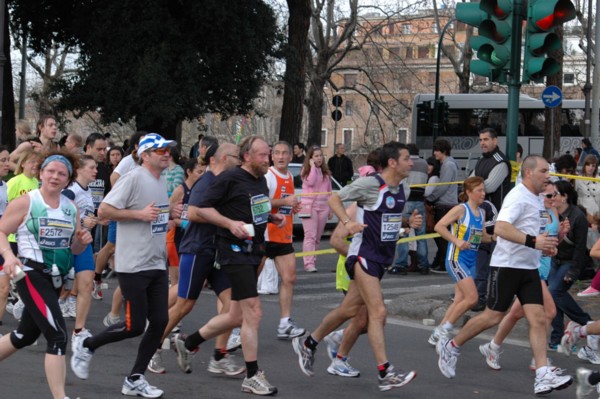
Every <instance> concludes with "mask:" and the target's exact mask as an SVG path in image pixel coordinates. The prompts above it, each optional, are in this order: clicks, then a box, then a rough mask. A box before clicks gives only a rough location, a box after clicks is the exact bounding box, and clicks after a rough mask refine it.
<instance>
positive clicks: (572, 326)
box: [560, 321, 581, 356]
mask: <svg viewBox="0 0 600 399" xmlns="http://www.w3.org/2000/svg"><path fill="white" fill-rule="evenodd" d="M579 327H581V326H580V325H579V324H577V323H575V322H574V321H569V323H568V324H567V328H565V333H564V335H563V336H562V338H561V340H560V347H561V349H562V352H563V353H564V354H565V355H567V356H571V351H572V350H573V346H574V345H575V344H576V343H577V341H579V338H580V336H579V331H575V330H576V329H577V330H578V329H579Z"/></svg>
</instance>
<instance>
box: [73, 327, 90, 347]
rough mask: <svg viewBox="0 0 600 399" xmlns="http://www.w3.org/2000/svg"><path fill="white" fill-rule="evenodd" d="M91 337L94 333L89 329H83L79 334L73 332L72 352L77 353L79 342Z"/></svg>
mask: <svg viewBox="0 0 600 399" xmlns="http://www.w3.org/2000/svg"><path fill="white" fill-rule="evenodd" d="M91 336H92V333H91V332H90V330H88V329H87V328H83V329H82V330H81V331H79V332H78V333H77V334H76V333H75V331H73V335H72V336H71V351H73V353H75V348H77V345H79V342H78V341H82V340H84V339H86V338H88V337H91Z"/></svg>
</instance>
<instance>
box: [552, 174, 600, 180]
mask: <svg viewBox="0 0 600 399" xmlns="http://www.w3.org/2000/svg"><path fill="white" fill-rule="evenodd" d="M550 176H556V177H562V178H565V179H574V180H589V181H595V182H600V178H598V177H587V176H578V175H563V174H562V173H550Z"/></svg>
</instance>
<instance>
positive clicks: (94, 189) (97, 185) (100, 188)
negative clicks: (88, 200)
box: [88, 179, 104, 209]
mask: <svg viewBox="0 0 600 399" xmlns="http://www.w3.org/2000/svg"><path fill="white" fill-rule="evenodd" d="M88 187H89V189H90V192H91V194H92V201H93V202H94V209H98V207H99V206H100V203H101V202H102V200H103V199H104V180H102V179H96V180H94V181H93V182H91V183H90V184H89V186H88Z"/></svg>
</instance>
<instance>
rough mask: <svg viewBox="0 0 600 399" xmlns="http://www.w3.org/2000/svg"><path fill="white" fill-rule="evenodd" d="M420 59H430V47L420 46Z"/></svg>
mask: <svg viewBox="0 0 600 399" xmlns="http://www.w3.org/2000/svg"><path fill="white" fill-rule="evenodd" d="M418 51H419V54H418V56H417V57H418V58H429V46H419V50H418Z"/></svg>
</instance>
